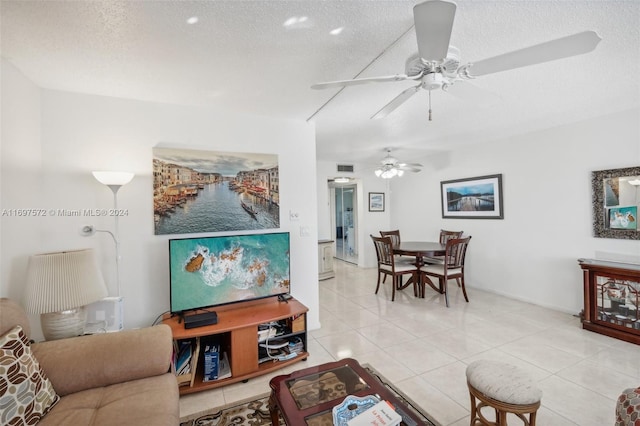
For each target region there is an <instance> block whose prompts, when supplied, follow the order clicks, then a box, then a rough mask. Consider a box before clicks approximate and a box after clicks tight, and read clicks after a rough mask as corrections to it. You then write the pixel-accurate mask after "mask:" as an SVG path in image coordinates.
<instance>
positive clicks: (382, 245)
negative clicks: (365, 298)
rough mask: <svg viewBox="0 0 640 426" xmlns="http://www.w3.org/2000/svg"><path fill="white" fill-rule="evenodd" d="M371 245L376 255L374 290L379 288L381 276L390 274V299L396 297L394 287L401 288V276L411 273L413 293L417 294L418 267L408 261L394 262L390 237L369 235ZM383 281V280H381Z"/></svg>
mask: <svg viewBox="0 0 640 426" xmlns="http://www.w3.org/2000/svg"><path fill="white" fill-rule="evenodd" d="M371 239H372V240H373V245H374V246H375V248H376V256H377V257H378V283H377V284H376V292H375V294H378V290H379V289H380V282H381V280H382V277H383V276H384V277H385V278H386V277H387V275H390V276H391V278H392V279H391V286H392V290H391V301H392V302H393V301H394V300H395V298H396V289H399V290H401V289H403V288H404V287H406V285H405V286H404V287H403V286H402V276H404V275H408V274H411V278H412V280H411V282H413V295H414V296H416V297H417V296H418V290H419V287H418V268H417V267H416V266H415V265H413V264H410V263H401V262H396V258H395V256H394V255H393V243H392V242H391V238H390V237H375V236H373V235H371ZM382 282H384V280H382Z"/></svg>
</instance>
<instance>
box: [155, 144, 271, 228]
mask: <svg viewBox="0 0 640 426" xmlns="http://www.w3.org/2000/svg"><path fill="white" fill-rule="evenodd" d="M279 206H280V185H279V169H278V156H277V155H275V154H259V153H238V152H218V151H204V150H191V149H180V148H178V149H176V148H153V213H154V228H155V234H156V235H163V234H187V233H202V232H228V231H246V230H258V229H276V228H279V227H280V207H279Z"/></svg>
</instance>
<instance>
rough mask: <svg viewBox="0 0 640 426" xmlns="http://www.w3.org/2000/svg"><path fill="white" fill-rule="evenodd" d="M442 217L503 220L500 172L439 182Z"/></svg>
mask: <svg viewBox="0 0 640 426" xmlns="http://www.w3.org/2000/svg"><path fill="white" fill-rule="evenodd" d="M440 191H441V201H442V217H443V218H448V219H503V218H504V213H503V210H502V174H497V175H488V176H478V177H472V178H465V179H456V180H447V181H442V182H440Z"/></svg>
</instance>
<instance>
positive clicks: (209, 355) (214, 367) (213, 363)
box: [202, 344, 220, 382]
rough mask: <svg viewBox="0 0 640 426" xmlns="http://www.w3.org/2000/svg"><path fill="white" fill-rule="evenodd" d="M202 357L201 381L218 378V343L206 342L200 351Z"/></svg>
mask: <svg viewBox="0 0 640 426" xmlns="http://www.w3.org/2000/svg"><path fill="white" fill-rule="evenodd" d="M202 354H203V357H204V376H203V377H202V381H203V382H210V381H212V380H218V368H219V361H220V345H218V344H206V345H205V346H204V351H203V352H202Z"/></svg>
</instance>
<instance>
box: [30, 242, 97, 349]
mask: <svg viewBox="0 0 640 426" xmlns="http://www.w3.org/2000/svg"><path fill="white" fill-rule="evenodd" d="M106 296H107V288H106V286H105V284H104V279H103V278H102V274H101V273H100V270H99V269H98V264H97V261H96V258H95V256H94V252H93V250H92V249H84V250H74V251H64V252H58V253H46V254H37V255H34V256H31V257H30V258H29V266H28V268H27V283H26V288H25V293H24V301H25V310H26V311H27V312H29V313H32V314H41V315H40V324H41V326H42V333H43V334H44V337H45V339H46V340H56V339H63V338H67V337H73V336H79V335H81V334H83V333H84V326H85V323H86V310H85V305H88V304H89V303H93V302H95V301H97V300H100V299H102V298H104V297H106Z"/></svg>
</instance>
